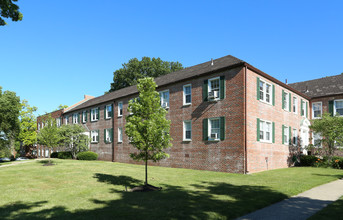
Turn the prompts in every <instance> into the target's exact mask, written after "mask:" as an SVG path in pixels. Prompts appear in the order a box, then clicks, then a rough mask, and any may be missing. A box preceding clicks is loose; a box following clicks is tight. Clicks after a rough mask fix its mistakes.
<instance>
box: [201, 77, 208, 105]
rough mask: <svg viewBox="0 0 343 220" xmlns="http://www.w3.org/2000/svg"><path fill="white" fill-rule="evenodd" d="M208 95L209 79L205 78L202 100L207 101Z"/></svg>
mask: <svg viewBox="0 0 343 220" xmlns="http://www.w3.org/2000/svg"><path fill="white" fill-rule="evenodd" d="M207 96H208V80H207V79H206V80H204V84H203V86H202V100H203V101H204V102H206V101H207V100H208V99H207Z"/></svg>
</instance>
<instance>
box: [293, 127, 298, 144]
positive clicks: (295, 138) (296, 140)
mask: <svg viewBox="0 0 343 220" xmlns="http://www.w3.org/2000/svg"><path fill="white" fill-rule="evenodd" d="M292 144H293V146H297V145H298V129H296V128H293V131H292Z"/></svg>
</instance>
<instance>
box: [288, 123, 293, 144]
mask: <svg viewBox="0 0 343 220" xmlns="http://www.w3.org/2000/svg"><path fill="white" fill-rule="evenodd" d="M288 131H289V136H288V144H292V128H291V126H289V127H288Z"/></svg>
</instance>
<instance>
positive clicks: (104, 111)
mask: <svg viewBox="0 0 343 220" xmlns="http://www.w3.org/2000/svg"><path fill="white" fill-rule="evenodd" d="M106 106H107V105H105V108H104V119H106V109H107V107H106Z"/></svg>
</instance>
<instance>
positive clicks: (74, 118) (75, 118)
mask: <svg viewBox="0 0 343 220" xmlns="http://www.w3.org/2000/svg"><path fill="white" fill-rule="evenodd" d="M78 123H79V117H78V114H77V113H74V114H73V124H78Z"/></svg>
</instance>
